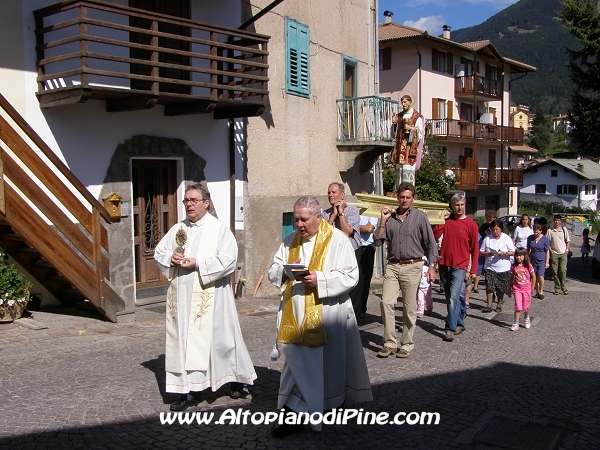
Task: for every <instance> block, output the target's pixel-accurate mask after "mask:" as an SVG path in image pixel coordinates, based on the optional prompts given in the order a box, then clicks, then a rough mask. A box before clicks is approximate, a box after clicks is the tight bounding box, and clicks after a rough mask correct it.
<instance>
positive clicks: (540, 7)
mask: <svg viewBox="0 0 600 450" xmlns="http://www.w3.org/2000/svg"><path fill="white" fill-rule="evenodd" d="M561 10H562V7H561V5H560V0H520V1H519V2H517V3H515V4H514V5H511V6H509V7H508V8H506V9H504V10H502V11H500V12H499V13H498V14H496V15H494V16H492V17H490V18H489V19H488V20H486V21H485V22H483V23H482V24H480V25H476V26H474V27H469V28H463V29H460V30H456V31H453V32H452V40H453V41H457V42H470V41H476V40H480V39H489V40H490V41H491V42H492V43H493V44H494V46H495V47H496V48H497V49H498V50H499V51H500V53H501V54H502V55H503V56H506V57H509V58H512V59H516V60H517V61H521V62H524V63H527V64H531V65H533V66H535V67H537V72H535V73H530V74H528V75H527V76H526V77H524V78H522V79H520V80H518V81H515V82H514V83H513V84H512V86H511V91H512V100H513V101H514V102H515V103H517V104H523V105H527V106H529V107H530V108H531V109H532V110H534V111H535V109H536V108H537V107H541V108H542V110H543V111H544V112H545V113H547V114H553V115H558V114H559V113H565V112H566V111H567V110H568V109H569V104H570V97H571V92H572V90H573V84H572V83H571V79H570V78H569V69H568V66H567V64H568V62H569V58H568V55H567V52H566V48H577V46H578V43H577V41H576V40H575V39H573V38H572V37H571V35H570V34H569V33H567V32H566V31H565V30H564V28H563V27H562V24H561V21H560V20H559V19H558V11H561Z"/></svg>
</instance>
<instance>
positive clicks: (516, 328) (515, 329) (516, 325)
mask: <svg viewBox="0 0 600 450" xmlns="http://www.w3.org/2000/svg"><path fill="white" fill-rule="evenodd" d="M518 329H519V323H518V322H517V323H513V326H512V327H510V331H517V330H518Z"/></svg>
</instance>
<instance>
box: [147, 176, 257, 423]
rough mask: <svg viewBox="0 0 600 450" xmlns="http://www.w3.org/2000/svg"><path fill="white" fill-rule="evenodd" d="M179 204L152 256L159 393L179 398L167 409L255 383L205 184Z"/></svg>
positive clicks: (233, 250) (224, 246)
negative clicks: (162, 373)
mask: <svg viewBox="0 0 600 450" xmlns="http://www.w3.org/2000/svg"><path fill="white" fill-rule="evenodd" d="M183 204H184V206H185V211H186V214H187V219H185V220H184V221H182V222H180V223H178V224H176V225H175V226H173V227H172V228H171V229H170V230H169V232H168V233H167V234H166V235H165V236H164V237H163V238H162V239H161V241H160V242H159V244H158V245H157V246H156V249H155V251H154V258H155V259H156V261H157V262H158V267H159V270H160V271H161V273H162V274H163V275H164V276H165V277H166V278H167V279H168V280H169V282H170V285H169V289H168V291H167V314H166V318H167V328H166V338H167V339H166V341H167V342H166V351H165V369H166V372H167V377H166V391H167V392H172V393H179V394H181V395H182V396H181V399H180V400H179V401H178V402H176V403H173V404H172V405H171V411H183V410H184V409H186V408H188V407H190V406H196V405H197V404H198V403H199V401H200V391H203V390H205V389H208V388H210V389H211V390H213V391H216V390H217V389H219V388H220V387H221V386H222V385H224V384H226V383H230V388H231V393H230V395H231V397H232V398H239V397H240V396H241V395H242V389H243V385H244V384H252V383H253V381H254V380H255V379H256V372H255V370H254V366H253V365H252V361H251V360H250V355H249V354H248V350H247V349H246V345H245V343H244V339H243V337H242V332H241V329H240V323H239V319H238V315H237V310H236V308H235V301H234V298H233V290H232V288H231V277H230V275H231V274H232V273H233V271H234V270H235V267H236V261H237V243H236V241H235V237H234V236H233V233H232V232H231V231H230V230H229V228H228V227H227V226H226V225H225V224H223V223H221V222H220V221H219V220H218V219H216V218H215V217H213V216H212V215H211V214H209V213H208V210H209V209H210V193H209V192H208V189H206V187H205V186H203V185H201V184H195V185H191V186H189V187H188V188H187V189H186V191H185V198H184V199H183Z"/></svg>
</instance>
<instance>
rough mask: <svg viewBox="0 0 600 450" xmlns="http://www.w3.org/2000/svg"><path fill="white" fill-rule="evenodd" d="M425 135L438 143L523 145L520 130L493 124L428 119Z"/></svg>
mask: <svg viewBox="0 0 600 450" xmlns="http://www.w3.org/2000/svg"><path fill="white" fill-rule="evenodd" d="M427 133H428V134H429V135H431V136H435V137H436V138H437V139H438V140H439V141H443V140H448V139H459V140H469V141H476V140H482V141H497V142H505V143H508V144H512V145H523V136H524V131H523V129H522V128H515V127H503V126H500V125H495V124H493V123H490V124H487V123H476V122H467V121H465V120H457V119H430V120H428V121H427Z"/></svg>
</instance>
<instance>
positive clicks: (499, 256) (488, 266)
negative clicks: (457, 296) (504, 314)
mask: <svg viewBox="0 0 600 450" xmlns="http://www.w3.org/2000/svg"><path fill="white" fill-rule="evenodd" d="M490 229H491V231H492V232H491V233H490V234H489V235H488V236H487V237H486V238H485V239H484V240H483V242H482V243H481V247H480V248H479V251H480V254H481V256H485V257H486V258H485V266H484V267H485V272H484V273H485V284H486V288H485V291H486V294H487V306H486V307H485V308H483V309H482V310H481V312H484V313H488V312H492V301H493V296H494V292H495V293H496V295H497V296H498V305H497V306H496V311H497V312H500V311H502V301H503V300H504V294H509V293H510V286H509V280H510V267H511V265H510V257H511V256H513V255H514V254H515V250H516V247H515V245H514V244H513V241H512V239H511V238H510V236H508V235H507V234H504V233H503V232H502V222H500V221H499V220H498V219H496V220H493V221H492V223H490Z"/></svg>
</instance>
